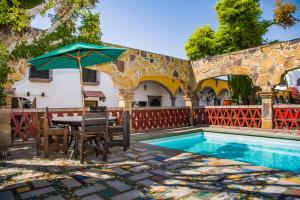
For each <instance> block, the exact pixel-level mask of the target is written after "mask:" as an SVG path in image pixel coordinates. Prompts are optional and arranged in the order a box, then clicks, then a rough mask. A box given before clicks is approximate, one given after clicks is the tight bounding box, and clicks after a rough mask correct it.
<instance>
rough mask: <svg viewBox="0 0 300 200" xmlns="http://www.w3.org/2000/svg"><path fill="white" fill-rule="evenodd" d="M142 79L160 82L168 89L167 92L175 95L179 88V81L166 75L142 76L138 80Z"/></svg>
mask: <svg viewBox="0 0 300 200" xmlns="http://www.w3.org/2000/svg"><path fill="white" fill-rule="evenodd" d="M143 81H153V82H157V83H160V84H161V85H163V86H164V87H165V88H166V89H168V90H169V92H170V93H171V94H172V95H173V96H175V94H176V92H177V90H178V89H179V88H180V86H181V84H180V81H179V80H177V79H175V78H170V77H168V76H159V75H158V76H142V77H141V78H140V80H139V83H140V82H143Z"/></svg>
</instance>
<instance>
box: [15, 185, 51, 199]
mask: <svg viewBox="0 0 300 200" xmlns="http://www.w3.org/2000/svg"><path fill="white" fill-rule="evenodd" d="M50 192H55V189H54V187H46V188H42V189H38V190H33V191H30V192H25V193H22V194H20V197H21V198H22V199H27V198H31V197H38V196H40V195H42V194H47V193H50Z"/></svg>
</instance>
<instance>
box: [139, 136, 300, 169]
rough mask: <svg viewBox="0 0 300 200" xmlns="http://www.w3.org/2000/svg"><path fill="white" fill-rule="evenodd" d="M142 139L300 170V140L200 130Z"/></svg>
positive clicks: (234, 158)
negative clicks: (178, 134)
mask: <svg viewBox="0 0 300 200" xmlns="http://www.w3.org/2000/svg"><path fill="white" fill-rule="evenodd" d="M142 142H143V143H147V144H152V145H155V146H160V147H166V148H170V149H176V150H182V151H186V152H192V153H196V154H202V155H207V156H213V157H218V158H225V159H230V160H237V161H242V162H248V163H251V164H254V165H260V166H265V167H270V168H273V169H279V170H285V171H291V172H295V173H300V141H294V140H285V139H275V138H265V137H254V136H244V135H232V134H221V133H211V132H199V133H190V134H184V135H180V136H172V137H165V138H158V139H153V140H145V141H142Z"/></svg>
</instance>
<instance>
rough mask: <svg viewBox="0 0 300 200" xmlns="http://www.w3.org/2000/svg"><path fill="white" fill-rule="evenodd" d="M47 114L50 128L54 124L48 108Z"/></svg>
mask: <svg viewBox="0 0 300 200" xmlns="http://www.w3.org/2000/svg"><path fill="white" fill-rule="evenodd" d="M46 113H47V120H48V126H49V127H50V126H52V125H53V124H52V120H51V118H52V116H51V114H50V111H49V108H48V107H46Z"/></svg>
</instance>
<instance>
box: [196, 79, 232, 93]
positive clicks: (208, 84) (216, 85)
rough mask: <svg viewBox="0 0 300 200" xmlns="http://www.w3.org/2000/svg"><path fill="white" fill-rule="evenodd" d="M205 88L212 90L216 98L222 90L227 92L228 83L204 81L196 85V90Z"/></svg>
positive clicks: (224, 81) (223, 81) (216, 80)
mask: <svg viewBox="0 0 300 200" xmlns="http://www.w3.org/2000/svg"><path fill="white" fill-rule="evenodd" d="M200 87H201V88H200ZM206 87H210V88H212V89H213V90H214V92H215V93H216V95H217V96H218V95H219V93H220V92H221V91H222V90H223V89H227V90H228V91H229V87H228V82H227V81H226V80H221V79H214V78H210V79H206V80H204V81H203V82H202V83H201V84H199V85H198V87H197V90H203V89H204V88H206Z"/></svg>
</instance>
